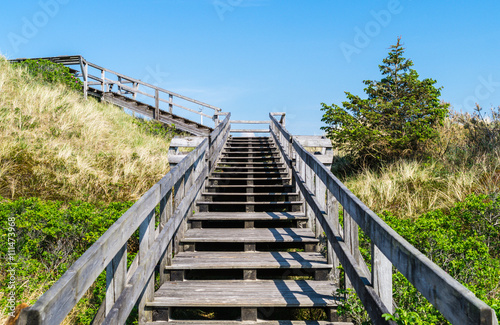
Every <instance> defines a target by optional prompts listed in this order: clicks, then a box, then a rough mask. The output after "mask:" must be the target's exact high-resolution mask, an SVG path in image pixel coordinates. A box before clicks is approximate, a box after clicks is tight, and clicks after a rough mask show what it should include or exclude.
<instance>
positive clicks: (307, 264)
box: [166, 252, 332, 270]
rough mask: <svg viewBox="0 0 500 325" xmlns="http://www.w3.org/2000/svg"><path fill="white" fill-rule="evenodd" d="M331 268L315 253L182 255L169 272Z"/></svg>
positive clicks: (170, 267)
mask: <svg viewBox="0 0 500 325" xmlns="http://www.w3.org/2000/svg"><path fill="white" fill-rule="evenodd" d="M277 268H285V269H291V268H294V269H297V268H303V269H329V268H332V265H331V264H328V263H327V261H326V258H325V257H324V256H323V255H321V254H320V253H315V252H290V253H289V252H182V253H178V254H177V255H176V256H175V258H174V259H173V260H172V265H171V266H167V267H166V269H169V270H194V269H203V270H205V269H277Z"/></svg>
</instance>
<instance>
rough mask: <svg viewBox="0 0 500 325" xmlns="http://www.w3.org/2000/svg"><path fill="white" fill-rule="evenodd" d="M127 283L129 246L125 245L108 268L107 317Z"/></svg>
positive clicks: (105, 310) (105, 313) (105, 311)
mask: <svg viewBox="0 0 500 325" xmlns="http://www.w3.org/2000/svg"><path fill="white" fill-rule="evenodd" d="M126 282H127V245H124V246H123V247H122V248H121V249H120V251H119V252H118V254H116V256H115V257H114V258H113V260H111V262H110V263H109V264H108V266H107V267H106V307H105V309H104V315H105V316H107V315H108V313H109V311H110V310H111V308H112V307H113V304H114V303H115V302H116V300H117V299H118V297H119V296H120V294H121V293H122V290H123V288H125V284H126Z"/></svg>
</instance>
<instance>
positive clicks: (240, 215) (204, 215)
mask: <svg viewBox="0 0 500 325" xmlns="http://www.w3.org/2000/svg"><path fill="white" fill-rule="evenodd" d="M306 218H307V217H306V216H305V215H304V214H303V213H301V212H200V213H195V214H194V215H193V216H192V217H191V218H190V220H211V221H226V220H242V221H244V220H254V221H257V220H304V219H306Z"/></svg>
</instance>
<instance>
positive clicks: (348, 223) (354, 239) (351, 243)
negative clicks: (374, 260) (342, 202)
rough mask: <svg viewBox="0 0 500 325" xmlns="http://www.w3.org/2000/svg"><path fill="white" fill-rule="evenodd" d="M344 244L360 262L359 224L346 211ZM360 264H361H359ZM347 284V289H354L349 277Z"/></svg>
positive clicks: (346, 278)
mask: <svg viewBox="0 0 500 325" xmlns="http://www.w3.org/2000/svg"><path fill="white" fill-rule="evenodd" d="M344 242H345V244H346V246H347V248H348V249H349V251H350V252H351V254H352V256H354V258H355V259H356V262H359V257H360V254H359V230H358V224H357V223H356V221H354V219H352V217H351V216H350V215H349V214H348V213H347V211H346V210H345V209H344ZM358 264H359V263H358ZM345 284H346V289H348V288H350V289H352V288H353V287H352V285H351V282H350V281H349V279H348V277H347V276H345Z"/></svg>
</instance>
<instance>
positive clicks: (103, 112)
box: [0, 56, 174, 324]
mask: <svg viewBox="0 0 500 325" xmlns="http://www.w3.org/2000/svg"><path fill="white" fill-rule="evenodd" d="M80 90H81V82H80V81H79V80H78V79H77V78H74V77H73V76H72V75H71V74H70V73H69V70H68V69H67V68H66V67H64V66H62V65H58V64H54V63H51V62H49V61H31V60H28V61H26V62H23V63H21V64H10V63H9V62H7V61H6V60H5V58H3V57H1V56H0V225H1V226H2V227H1V229H2V230H3V232H0V235H1V236H2V237H5V236H6V231H7V229H11V231H12V232H14V233H15V239H16V240H15V245H14V246H13V247H11V246H9V245H8V243H7V241H6V240H5V241H3V243H2V244H0V257H1V259H2V261H4V260H6V258H7V255H8V250H9V252H10V250H11V249H13V251H14V252H15V259H16V261H15V262H16V287H15V298H16V304H19V303H28V304H33V303H34V302H35V301H36V300H37V299H38V298H39V297H40V296H41V295H42V294H43V293H44V292H45V291H46V290H47V289H48V288H49V287H50V286H51V285H53V284H54V283H55V281H57V280H58V279H59V277H60V276H61V275H62V274H63V273H64V272H65V271H66V270H67V269H68V268H69V267H70V266H71V264H73V263H74V262H75V261H76V260H77V259H78V258H79V257H80V256H81V254H83V253H84V252H85V251H86V250H87V249H88V248H89V247H90V246H91V245H92V244H93V243H94V242H95V241H96V240H97V239H98V238H99V237H100V236H101V235H102V234H103V233H104V232H105V231H106V230H107V229H108V228H109V227H110V226H111V225H112V224H113V223H114V222H115V221H116V220H117V219H118V218H119V217H120V216H121V215H122V214H123V213H124V212H125V211H126V210H127V209H128V208H129V207H130V206H131V205H132V204H133V201H135V200H137V199H138V198H139V197H140V196H141V195H142V194H143V193H144V192H146V191H147V190H148V189H149V188H150V187H151V186H152V185H153V184H154V183H156V182H157V181H158V180H159V179H160V178H161V177H163V176H164V175H165V174H166V173H167V172H168V170H169V165H168V158H167V152H168V147H169V144H170V139H171V137H172V135H173V131H174V130H173V128H165V127H163V126H162V125H160V124H159V123H156V122H151V121H144V120H138V119H135V118H133V117H131V116H129V115H127V114H126V113H124V112H123V111H122V110H121V109H119V108H118V107H116V106H114V105H110V104H105V103H100V102H98V101H97V100H94V99H91V98H90V99H88V100H85V99H83V96H82V95H81V92H80ZM9 220H15V226H12V225H11V223H12V222H11V221H9ZM9 227H10V228H9ZM132 244H133V241H132ZM136 246H137V245H132V246H131V247H129V252H130V254H129V258H133V256H134V253H135V251H136ZM9 256H10V255H9ZM129 262H131V261H129ZM9 279H10V276H9V273H8V272H7V264H6V263H2V264H1V265H0V284H1V286H2V287H3V288H6V285H7V284H8V281H9ZM105 287H106V280H105V274H104V273H103V274H101V275H100V276H99V278H98V280H97V281H96V283H94V285H93V286H92V287H91V288H90V289H89V290H88V292H87V293H86V294H85V296H84V297H83V298H82V300H81V301H80V302H79V303H78V304H77V306H76V307H75V308H74V309H73V310H72V312H71V313H70V315H68V317H67V318H66V319H65V321H64V322H63V324H90V323H91V322H92V317H93V315H95V314H96V312H97V310H98V308H99V306H100V304H101V302H102V299H103V297H104V291H105ZM3 293H5V292H3ZM6 304H7V296H6V295H5V294H4V295H0V308H1V312H0V322H1V323H4V322H5V320H6V319H7V313H5V311H6V308H5V306H6Z"/></svg>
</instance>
